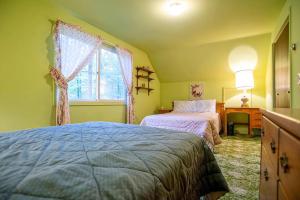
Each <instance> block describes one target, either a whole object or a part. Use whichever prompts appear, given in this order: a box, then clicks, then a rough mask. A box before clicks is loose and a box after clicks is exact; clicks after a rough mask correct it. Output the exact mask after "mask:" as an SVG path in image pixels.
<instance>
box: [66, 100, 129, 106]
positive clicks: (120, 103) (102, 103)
mask: <svg viewBox="0 0 300 200" xmlns="http://www.w3.org/2000/svg"><path fill="white" fill-rule="evenodd" d="M69 103H70V106H124V105H125V102H124V101H119V100H100V101H70V102H69Z"/></svg>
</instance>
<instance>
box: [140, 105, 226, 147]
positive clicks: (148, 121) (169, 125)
mask: <svg viewBox="0 0 300 200" xmlns="http://www.w3.org/2000/svg"><path fill="white" fill-rule="evenodd" d="M141 126H152V127H157V128H165V129H172V130H177V131H184V132H190V133H194V134H197V135H199V136H201V137H204V138H205V139H206V141H207V142H208V143H209V144H210V146H212V147H213V146H214V145H217V144H220V143H221V138H220V135H219V132H220V127H221V123H220V117H219V113H211V112H204V113H196V112H189V113H188V112H174V111H173V112H170V113H166V114H158V115H150V116H147V117H145V118H144V119H143V121H142V122H141Z"/></svg>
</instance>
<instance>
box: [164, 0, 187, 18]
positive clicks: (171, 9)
mask: <svg viewBox="0 0 300 200" xmlns="http://www.w3.org/2000/svg"><path fill="white" fill-rule="evenodd" d="M185 9H186V4H185V2H183V1H179V0H177V1H169V2H167V5H166V10H167V12H168V14H169V15H172V16H178V15H180V14H181V13H183V11H184V10H185Z"/></svg>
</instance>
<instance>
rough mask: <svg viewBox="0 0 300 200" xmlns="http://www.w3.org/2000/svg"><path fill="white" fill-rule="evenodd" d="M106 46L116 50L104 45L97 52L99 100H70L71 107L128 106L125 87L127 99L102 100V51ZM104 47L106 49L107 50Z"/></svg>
mask: <svg viewBox="0 0 300 200" xmlns="http://www.w3.org/2000/svg"><path fill="white" fill-rule="evenodd" d="M103 46H105V47H106V48H108V49H114V50H115V49H116V47H115V46H113V45H111V44H108V43H105V42H104V43H102V45H101V46H100V47H99V49H98V50H97V52H96V61H97V91H96V92H97V95H96V97H97V99H96V100H88V99H86V100H85V99H81V100H69V105H70V106H97V105H98V106H109V105H111V106H123V105H126V87H125V98H124V100H115V99H100V89H101V85H100V84H101V83H100V81H101V50H102V49H103ZM105 47H104V48H105Z"/></svg>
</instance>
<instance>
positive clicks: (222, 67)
mask: <svg viewBox="0 0 300 200" xmlns="http://www.w3.org/2000/svg"><path fill="white" fill-rule="evenodd" d="M270 40H271V35H270V34H263V35H257V36H252V37H247V38H239V39H234V40H227V41H220V42H216V43H209V44H204V45H201V46H195V47H186V48H180V49H174V50H172V51H170V50H168V51H160V52H159V53H157V54H156V55H155V56H154V57H153V58H152V56H151V59H153V60H154V61H153V62H154V63H156V66H157V67H159V64H165V65H166V64H167V62H169V65H170V68H172V70H170V71H169V72H167V71H166V72H160V73H165V74H168V73H169V74H170V76H172V78H174V79H178V80H179V81H174V82H168V81H163V80H161V105H162V106H163V107H166V108H169V107H171V102H172V101H173V100H180V99H188V98H189V83H190V82H191V81H199V82H203V83H204V98H205V99H217V101H222V99H223V98H222V95H223V93H222V88H223V87H224V88H228V89H229V88H233V90H235V89H234V87H235V77H234V73H233V72H232V71H231V70H230V67H229V64H228V56H229V54H230V51H231V50H232V49H234V48H235V47H237V46H240V45H249V46H252V47H253V48H254V49H255V50H256V51H257V54H258V63H257V66H256V68H255V70H254V84H255V87H254V89H253V90H252V94H253V97H252V106H253V107H265V76H266V75H265V73H266V72H265V69H266V66H267V63H268V55H269V44H270ZM169 57H172V58H173V60H172V61H168V60H167V59H165V58H169ZM157 63H159V64H157ZM191 65H194V66H193V70H192V71H190V70H189V71H187V70H185V69H186V68H187V66H188V67H189V68H191ZM183 77H184V78H185V79H186V78H187V77H188V78H189V79H187V80H182V79H183ZM226 91H228V90H227V89H226ZM225 93H226V94H225V100H228V101H227V102H226V103H227V104H228V105H229V103H230V106H240V95H241V94H242V91H237V90H235V95H234V96H228V92H225ZM229 101H230V102H229Z"/></svg>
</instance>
